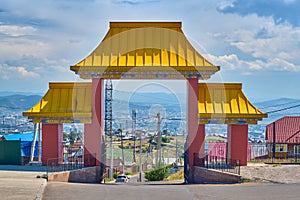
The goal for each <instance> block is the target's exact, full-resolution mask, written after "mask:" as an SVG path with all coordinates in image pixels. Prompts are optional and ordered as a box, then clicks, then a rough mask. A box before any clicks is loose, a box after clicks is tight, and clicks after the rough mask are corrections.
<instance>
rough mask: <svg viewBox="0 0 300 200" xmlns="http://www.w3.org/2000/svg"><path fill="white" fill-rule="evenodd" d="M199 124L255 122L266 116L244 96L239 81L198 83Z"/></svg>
mask: <svg viewBox="0 0 300 200" xmlns="http://www.w3.org/2000/svg"><path fill="white" fill-rule="evenodd" d="M198 110H199V115H198V117H199V123H200V124H208V123H215V124H222V123H223V124H232V123H233V124H256V123H257V121H258V120H262V118H266V117H268V115H267V114H265V113H263V112H261V111H260V110H258V109H257V108H256V107H255V106H254V105H253V104H252V103H251V102H250V101H249V100H248V99H247V97H246V96H245V94H244V93H243V91H242V84H239V83H199V96H198Z"/></svg>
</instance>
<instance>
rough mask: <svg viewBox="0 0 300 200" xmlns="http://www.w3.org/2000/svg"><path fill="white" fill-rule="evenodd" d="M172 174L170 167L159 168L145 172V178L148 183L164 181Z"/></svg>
mask: <svg viewBox="0 0 300 200" xmlns="http://www.w3.org/2000/svg"><path fill="white" fill-rule="evenodd" d="M169 174H170V166H164V167H158V168H155V169H152V170H150V171H146V172H145V178H146V179H147V180H148V181H162V180H164V178H167V177H168V176H169Z"/></svg>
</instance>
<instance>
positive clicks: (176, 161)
mask: <svg viewBox="0 0 300 200" xmlns="http://www.w3.org/2000/svg"><path fill="white" fill-rule="evenodd" d="M175 163H176V165H177V163H178V140H177V137H176V160H175Z"/></svg>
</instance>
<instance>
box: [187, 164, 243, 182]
mask: <svg viewBox="0 0 300 200" xmlns="http://www.w3.org/2000/svg"><path fill="white" fill-rule="evenodd" d="M189 179H190V181H189V182H190V183H240V182H241V176H239V175H236V174H232V173H228V172H221V171H217V170H213V169H206V168H203V167H197V166H192V167H191V169H190V178H189Z"/></svg>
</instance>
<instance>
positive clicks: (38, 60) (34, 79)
mask: <svg viewBox="0 0 300 200" xmlns="http://www.w3.org/2000/svg"><path fill="white" fill-rule="evenodd" d="M0 1H1V3H0V91H25V92H36V93H44V92H45V91H46V90H47V88H48V82H49V81H77V80H79V78H78V76H76V75H75V74H74V73H73V72H71V71H70V70H69V66H70V65H73V64H75V63H77V62H78V61H80V60H81V59H83V58H84V57H85V56H87V55H88V54H89V53H90V52H91V51H92V50H93V49H94V48H95V47H96V46H97V45H98V44H99V42H100V41H101V40H102V38H103V36H104V35H105V34H106V32H107V30H108V26H109V21H166V20H167V21H182V23H183V31H184V32H185V34H186V35H187V36H188V38H189V40H190V41H191V42H192V43H193V45H194V46H195V47H196V49H197V50H199V52H200V53H201V54H202V55H203V56H205V57H206V58H207V59H208V60H210V61H211V62H213V63H214V64H215V65H220V66H221V71H220V72H218V73H217V74H216V75H214V77H213V78H212V81H224V82H242V83H243V88H244V91H245V93H246V94H247V96H248V97H249V98H250V99H252V100H266V99H271V98H280V97H290V98H300V92H299V83H300V56H299V55H300V14H299V13H300V12H299V10H300V0H272V1H270V0H251V1H249V0H219V1H218V0H209V1H200V0H189V1H187V0H42V1H38V0H9V1H6V0H0ZM172 84H173V83H172ZM176 84H180V85H182V82H180V83H174V84H173V86H174V88H175V89H174V90H176V87H177V86H176ZM179 90H180V89H179Z"/></svg>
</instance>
